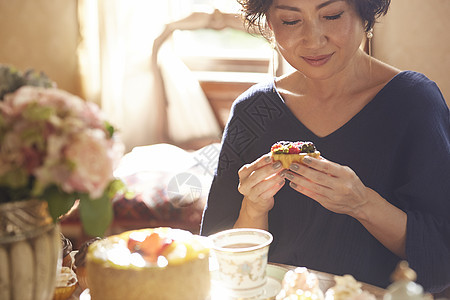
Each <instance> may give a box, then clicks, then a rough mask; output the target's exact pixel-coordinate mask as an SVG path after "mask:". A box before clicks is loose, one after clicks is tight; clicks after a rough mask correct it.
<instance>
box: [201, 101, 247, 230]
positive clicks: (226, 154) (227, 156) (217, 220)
mask: <svg viewBox="0 0 450 300" xmlns="http://www.w3.org/2000/svg"><path fill="white" fill-rule="evenodd" d="M238 106H239V105H236V102H235V104H233V107H232V109H231V114H230V118H229V121H228V123H227V126H226V127H225V131H224V135H223V138H222V146H221V150H220V156H219V162H218V167H217V170H216V173H215V175H214V178H213V181H212V184H211V189H210V191H209V195H208V200H207V203H206V206H205V210H204V212H203V218H202V224H201V228H200V234H201V235H204V236H208V235H211V234H213V233H216V232H219V231H222V230H225V229H229V228H232V227H233V225H234V223H235V222H236V220H237V218H238V216H239V211H240V208H241V203H242V199H243V196H242V194H240V193H239V191H238V184H239V176H238V170H239V169H240V168H241V167H242V166H243V165H244V161H243V159H242V158H241V155H240V153H242V149H241V148H242V146H241V145H242V141H245V140H246V131H245V126H241V125H242V118H241V117H239V116H238V115H239V114H238V113H236V111H237V110H238V109H237V108H236V107H238Z"/></svg>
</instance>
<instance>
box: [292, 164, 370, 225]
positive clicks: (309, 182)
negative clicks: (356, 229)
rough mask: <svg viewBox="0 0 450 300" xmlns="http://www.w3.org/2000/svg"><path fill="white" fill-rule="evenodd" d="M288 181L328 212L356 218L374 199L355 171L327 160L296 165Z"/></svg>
mask: <svg viewBox="0 0 450 300" xmlns="http://www.w3.org/2000/svg"><path fill="white" fill-rule="evenodd" d="M286 178H287V179H289V180H290V182H291V183H290V186H291V187H292V188H293V189H295V190H297V191H298V192H300V193H302V194H304V195H306V196H308V197H310V198H312V199H314V200H316V201H317V202H319V203H320V204H321V205H322V206H323V207H325V208H326V209H328V210H331V211H333V212H336V213H340V214H347V215H350V216H353V217H355V218H358V217H357V215H358V213H359V212H360V211H361V209H362V208H363V206H364V205H365V204H367V202H368V199H369V198H370V197H367V194H368V193H369V190H370V189H368V188H367V187H366V186H365V185H364V184H363V183H362V182H361V180H360V179H359V177H358V176H357V175H356V174H355V172H354V171H353V170H352V169H350V168H349V167H346V166H341V165H339V164H336V163H333V162H331V161H329V160H326V159H324V158H320V159H315V158H311V157H307V158H305V159H304V160H303V163H301V164H298V163H294V164H292V165H291V167H290V172H288V173H287V174H286Z"/></svg>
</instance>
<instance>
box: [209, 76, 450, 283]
mask: <svg viewBox="0 0 450 300" xmlns="http://www.w3.org/2000/svg"><path fill="white" fill-rule="evenodd" d="M449 117H450V115H449V109H448V106H447V105H446V103H445V100H444V98H443V96H442V94H441V92H440V91H439V88H438V87H437V86H436V84H435V83H434V82H432V81H431V80H429V79H428V78H426V77H425V76H424V75H423V74H420V73H416V72H412V71H404V72H401V73H399V74H398V75H397V76H395V77H394V78H393V79H392V80H391V81H390V82H389V83H388V84H387V85H386V86H385V87H384V88H383V89H382V90H381V91H380V92H379V93H378V94H377V95H376V96H375V97H374V98H373V99H372V101H371V102H369V103H368V104H367V105H366V106H365V107H364V108H363V109H362V110H361V111H360V112H359V113H358V114H356V115H355V116H354V117H353V118H352V119H351V120H350V121H348V122H347V123H346V124H345V125H343V126H342V127H340V128H339V129H338V130H336V131H334V132H333V133H331V134H329V135H328V136H325V137H318V136H316V135H315V134H314V133H313V132H311V131H310V130H309V129H308V128H306V127H305V126H304V125H303V124H302V123H301V122H300V121H299V120H298V119H297V118H296V117H295V116H294V115H293V113H292V112H291V111H290V110H289V108H288V107H287V106H286V105H285V103H284V101H283V99H282V98H281V97H280V95H279V94H278V93H277V91H276V88H275V87H274V83H273V82H272V81H270V82H266V83H262V84H257V85H255V86H253V87H252V88H250V89H249V90H248V91H246V92H245V93H244V94H242V95H241V96H240V97H239V98H238V99H237V100H236V101H235V102H234V104H233V107H232V111H231V115H230V119H229V121H228V124H227V126H226V128H225V132H224V136H223V141H222V149H221V154H220V158H219V165H218V168H217V172H216V174H215V176H214V179H213V183H212V186H211V190H210V194H209V197H208V203H207V207H206V209H205V212H204V217H203V222H202V228H201V234H202V235H210V234H212V233H214V232H217V231H220V230H224V229H228V228H231V227H232V226H233V224H234V222H235V221H236V219H237V217H238V214H239V210H240V207H241V202H242V198H243V196H242V195H241V194H240V193H239V192H238V190H237V186H238V182H239V179H238V175H237V171H238V170H239V168H240V167H242V166H243V165H244V164H247V163H250V162H253V161H254V160H255V159H257V158H258V157H260V156H261V155H263V154H265V153H268V152H269V151H270V147H271V145H272V144H273V143H275V142H277V141H279V140H292V141H296V140H303V141H312V142H314V144H315V145H316V147H317V149H318V150H319V151H320V152H321V154H322V156H323V157H325V158H326V159H328V160H331V161H334V162H336V163H339V164H341V165H346V166H349V167H350V168H351V169H353V170H354V171H355V172H356V174H357V175H358V176H359V177H360V179H361V180H362V182H363V183H364V184H365V185H366V186H367V187H370V188H372V189H373V190H375V191H376V192H378V193H379V194H380V195H381V196H382V197H383V198H384V199H386V200H387V201H389V202H390V203H392V204H393V205H395V206H397V207H398V208H400V209H402V210H403V211H405V212H406V213H407V238H406V254H407V260H408V262H409V264H410V267H411V268H413V269H414V270H415V271H416V272H417V273H418V279H417V282H419V283H420V284H422V285H423V286H424V287H425V289H426V290H427V291H430V292H437V291H440V290H442V289H443V288H444V287H446V286H448V285H450V126H449ZM269 231H270V232H271V233H272V234H273V236H274V241H273V243H272V245H271V248H270V253H269V261H271V262H278V263H284V264H290V265H296V266H306V267H308V268H311V269H314V270H318V271H324V272H328V273H332V274H336V275H343V274H352V275H353V276H354V277H355V278H356V279H357V280H360V281H363V282H367V283H370V284H373V285H377V286H380V287H383V288H385V287H387V286H388V285H389V284H390V279H389V278H390V275H391V273H392V272H393V271H394V269H395V266H396V265H397V263H398V262H399V261H400V258H399V257H397V256H396V255H395V254H393V253H392V252H390V251H389V250H388V249H387V248H385V247H384V246H383V245H382V244H381V243H380V242H378V241H377V240H376V239H375V238H374V237H373V236H372V235H371V234H370V233H369V232H368V231H367V230H366V229H365V228H364V227H363V226H362V225H361V224H360V223H359V222H358V221H357V220H356V219H354V218H352V217H350V216H348V215H342V214H336V213H334V212H331V211H328V210H327V209H325V208H323V207H322V206H321V205H319V204H318V203H317V202H315V201H314V200H312V199H310V198H308V197H306V196H304V195H302V194H300V193H298V192H296V191H295V190H293V189H292V188H290V187H289V185H285V186H284V187H283V188H282V189H281V190H280V191H279V192H278V193H277V194H276V195H275V205H274V207H273V209H272V210H271V211H270V212H269Z"/></svg>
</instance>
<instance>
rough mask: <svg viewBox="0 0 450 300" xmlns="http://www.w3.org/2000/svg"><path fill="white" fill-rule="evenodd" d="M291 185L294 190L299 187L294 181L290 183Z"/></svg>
mask: <svg viewBox="0 0 450 300" xmlns="http://www.w3.org/2000/svg"><path fill="white" fill-rule="evenodd" d="M289 185H290V186H291V187H293V188H296V187H297V185H296V184H295V183H293V182H292V181H291V182H290V183H289Z"/></svg>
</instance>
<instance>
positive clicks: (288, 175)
mask: <svg viewBox="0 0 450 300" xmlns="http://www.w3.org/2000/svg"><path fill="white" fill-rule="evenodd" d="M286 178H287V179H289V180H292V179H294V175H292V174H291V173H287V174H286Z"/></svg>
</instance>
